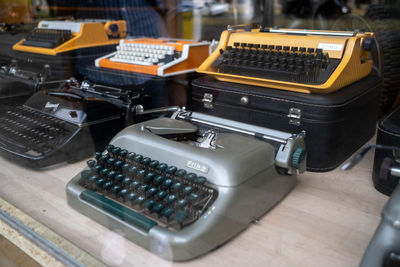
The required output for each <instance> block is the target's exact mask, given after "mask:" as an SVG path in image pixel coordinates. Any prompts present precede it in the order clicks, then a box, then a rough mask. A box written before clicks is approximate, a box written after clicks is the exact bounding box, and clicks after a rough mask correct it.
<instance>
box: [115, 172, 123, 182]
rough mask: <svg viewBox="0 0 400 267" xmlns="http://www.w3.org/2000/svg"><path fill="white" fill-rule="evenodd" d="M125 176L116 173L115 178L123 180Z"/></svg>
mask: <svg viewBox="0 0 400 267" xmlns="http://www.w3.org/2000/svg"><path fill="white" fill-rule="evenodd" d="M124 178H125V176H124V175H123V174H120V173H119V174H117V175H115V177H114V180H115V181H117V182H121V181H122V180H124Z"/></svg>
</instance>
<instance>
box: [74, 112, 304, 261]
mask: <svg viewBox="0 0 400 267" xmlns="http://www.w3.org/2000/svg"><path fill="white" fill-rule="evenodd" d="M139 113H140V112H139ZM143 113H146V112H143ZM87 164H88V167H87V168H86V169H85V170H83V171H82V172H81V173H79V174H77V175H76V176H75V177H74V178H73V179H72V180H71V181H70V182H69V183H68V185H67V200H68V203H69V205H70V206H71V207H73V208H75V209H77V210H78V211H80V212H81V213H83V214H85V215H86V216H88V217H90V218H92V219H94V220H95V221H97V222H99V223H101V224H103V225H105V226H106V227H109V228H110V229H114V230H118V231H122V232H123V233H124V236H125V237H126V238H128V239H129V240H131V241H132V242H134V243H136V244H138V245H140V246H142V247H144V248H146V249H148V250H150V251H152V252H153V253H156V254H157V255H159V256H161V257H164V258H166V259H169V260H177V261H182V260H188V259H191V258H194V257H197V256H199V255H202V254H204V253H206V252H208V251H210V250H212V249H215V248H217V247H218V246H220V245H221V244H223V243H225V242H226V241H227V240H229V239H231V238H233V237H234V236H235V235H237V234H238V233H239V232H241V231H243V230H244V229H246V227H248V226H249V224H250V223H251V222H255V221H257V220H258V219H259V218H260V217H262V216H263V215H264V214H265V213H266V212H267V211H268V210H270V209H271V208H272V207H273V206H274V205H276V204H277V203H278V202H279V201H280V200H281V199H282V198H283V197H284V196H285V195H286V194H288V193H289V192H290V190H291V189H292V188H293V187H294V185H295V183H296V178H295V175H296V173H298V172H304V171H305V168H306V150H305V147H304V132H302V133H299V134H290V133H285V132H280V131H275V130H271V129H267V128H263V127H258V126H253V125H249V124H245V123H239V122H235V121H231V120H226V119H222V118H219V117H215V116H210V115H205V114H201V113H196V112H189V111H186V110H184V109H177V110H176V111H175V112H174V114H173V115H172V117H160V118H157V119H153V120H149V121H146V122H142V123H138V124H135V125H132V126H130V127H127V128H125V129H124V130H122V131H121V132H120V133H118V134H117V135H116V136H115V137H114V138H113V139H112V141H111V142H110V144H109V145H108V146H107V147H106V150H105V151H104V152H97V153H96V154H95V159H92V160H89V161H88V162H87Z"/></svg>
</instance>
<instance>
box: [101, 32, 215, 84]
mask: <svg viewBox="0 0 400 267" xmlns="http://www.w3.org/2000/svg"><path fill="white" fill-rule="evenodd" d="M209 55H210V43H209V42H198V41H192V40H176V39H167V38H139V39H126V40H120V42H119V46H117V51H116V52H114V53H111V54H109V55H106V56H104V57H101V58H98V59H97V60H96V62H95V64H96V66H97V67H103V68H110V69H117V70H123V71H130V72H136V73H144V74H151V75H156V76H161V77H167V76H172V75H178V74H183V73H188V72H194V71H196V68H197V67H198V66H200V64H201V63H202V62H203V61H204V60H205V59H206V58H207V57H208V56H209Z"/></svg>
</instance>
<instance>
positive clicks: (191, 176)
mask: <svg viewBox="0 0 400 267" xmlns="http://www.w3.org/2000/svg"><path fill="white" fill-rule="evenodd" d="M196 178H197V175H196V174H195V173H192V172H191V173H188V175H186V179H188V180H189V181H193V180H194V179H196Z"/></svg>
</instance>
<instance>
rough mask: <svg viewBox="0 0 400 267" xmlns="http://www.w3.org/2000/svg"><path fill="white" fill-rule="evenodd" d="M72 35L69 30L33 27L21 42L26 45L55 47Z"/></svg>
mask: <svg viewBox="0 0 400 267" xmlns="http://www.w3.org/2000/svg"><path fill="white" fill-rule="evenodd" d="M71 37H72V35H71V31H70V30H56V29H34V30H33V31H32V32H31V33H30V34H29V35H28V36H27V37H26V40H25V41H24V42H23V43H22V44H23V45H27V46H35V47H43V48H55V47H57V46H59V45H60V44H62V43H64V42H66V41H68V40H69V39H70V38H71Z"/></svg>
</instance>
